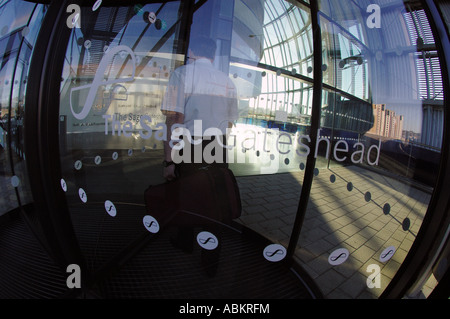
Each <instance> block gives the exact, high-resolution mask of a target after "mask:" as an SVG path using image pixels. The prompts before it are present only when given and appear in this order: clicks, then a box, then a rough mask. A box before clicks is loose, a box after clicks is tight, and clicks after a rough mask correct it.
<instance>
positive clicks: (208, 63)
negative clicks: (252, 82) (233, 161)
mask: <svg viewBox="0 0 450 319" xmlns="http://www.w3.org/2000/svg"><path fill="white" fill-rule="evenodd" d="M215 52H216V44H215V42H214V41H213V40H212V39H209V38H204V37H200V38H197V39H193V40H192V41H191V44H190V50H189V62H190V63H188V64H186V65H183V66H181V67H179V68H177V69H176V70H175V71H174V72H173V73H172V74H171V76H170V79H169V83H168V86H167V90H166V94H165V96H164V99H163V103H162V106H161V111H162V112H163V114H164V115H165V116H166V125H167V128H168V130H169V132H172V129H173V126H174V125H176V126H181V125H182V126H183V127H184V128H185V133H186V134H187V135H189V138H188V139H186V138H185V139H184V141H185V142H187V143H185V144H184V147H183V148H182V150H180V154H183V152H188V154H189V152H190V154H189V155H188V156H187V160H186V161H181V163H178V161H176V162H177V164H175V163H174V160H175V159H174V158H172V156H174V153H173V152H172V147H173V146H174V144H173V142H174V141H173V140H172V135H171V138H170V139H168V140H167V141H165V143H164V171H163V176H164V178H165V179H167V180H168V181H171V180H174V179H176V178H178V176H181V177H182V176H186V175H189V174H192V173H195V172H196V171H198V170H199V169H202V168H205V167H206V166H216V167H220V166H222V167H228V164H227V161H226V154H227V152H226V149H225V147H226V134H227V129H228V128H231V126H232V124H233V122H234V121H235V120H237V119H238V105H237V92H236V87H235V85H234V83H233V81H232V80H231V79H230V77H229V76H228V74H225V73H224V72H222V71H220V70H218V69H216V68H215V67H214V65H213V62H214V57H215ZM199 123H200V127H199V125H198V124H199ZM197 142H199V143H198V144H197ZM209 143H215V144H209ZM171 144H172V145H171ZM211 146H213V147H211ZM198 148H200V149H199V150H200V152H201V153H200V154H201V155H202V156H201V158H200V160H199V158H198V157H196V156H195V154H198V153H196V149H197V150H198ZM207 148H208V149H210V150H211V149H213V150H215V152H218V150H220V151H222V153H221V154H219V155H217V153H216V154H212V155H214V156H213V158H214V161H211V160H207V159H206V158H205V156H203V155H204V153H203V150H206V149H207ZM211 153H213V151H211ZM184 155H185V154H183V155H182V158H184V159H186V157H184ZM216 155H217V156H216ZM181 189H182V187H181ZM181 189H180V191H183V190H181ZM217 191H218V192H222V191H224V190H220V189H219V190H217ZM173 196H177V195H176V194H173ZM199 205H201V203H199ZM220 219H221V220H218V222H225V223H226V222H229V221H228V219H229V216H221V217H220ZM218 225H219V224H216V223H212V224H211V223H210V222H206V224H204V225H202V227H203V228H206V229H208V230H210V231H212V232H214V233H215V235H216V237H217V238H219V244H218V247H217V248H216V249H214V250H212V251H209V250H205V249H203V250H202V254H201V258H202V266H203V267H204V269H205V271H206V273H207V274H208V275H210V276H213V275H215V272H216V270H217V267H218V260H219V254H220V247H221V230H220V227H218ZM193 238H194V227H193V226H188V225H186V226H178V230H177V233H176V236H175V237H172V238H171V242H172V244H173V245H174V246H175V247H176V248H180V249H182V250H183V251H185V252H192V250H193Z"/></svg>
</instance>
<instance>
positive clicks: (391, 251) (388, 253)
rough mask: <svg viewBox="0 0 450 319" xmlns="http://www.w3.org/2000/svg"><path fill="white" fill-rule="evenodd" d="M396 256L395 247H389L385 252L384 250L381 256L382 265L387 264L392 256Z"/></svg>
mask: <svg viewBox="0 0 450 319" xmlns="http://www.w3.org/2000/svg"><path fill="white" fill-rule="evenodd" d="M394 254H395V247H394V246H389V247H387V248H386V249H385V250H383V251H382V252H381V254H380V261H381V262H382V263H385V262H386V261H388V260H389V259H391V258H392V256H394Z"/></svg>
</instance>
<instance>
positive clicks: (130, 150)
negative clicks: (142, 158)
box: [128, 148, 133, 156]
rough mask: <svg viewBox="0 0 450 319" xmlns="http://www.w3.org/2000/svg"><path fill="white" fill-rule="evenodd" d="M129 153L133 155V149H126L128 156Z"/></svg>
mask: <svg viewBox="0 0 450 319" xmlns="http://www.w3.org/2000/svg"><path fill="white" fill-rule="evenodd" d="M131 155H133V150H132V149H131V148H130V149H129V150H128V156H131Z"/></svg>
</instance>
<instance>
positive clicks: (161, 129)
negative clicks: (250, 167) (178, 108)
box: [103, 115, 381, 166]
mask: <svg viewBox="0 0 450 319" xmlns="http://www.w3.org/2000/svg"><path fill="white" fill-rule="evenodd" d="M103 118H104V119H105V135H108V134H109V132H110V130H111V134H112V135H116V134H117V135H119V136H121V135H123V136H125V137H131V136H132V135H133V131H134V129H133V123H132V122H131V121H126V122H124V123H123V124H122V123H121V122H120V121H119V120H117V119H116V117H115V115H103ZM109 120H111V123H109ZM151 121H152V119H151V117H150V116H149V115H141V116H140V121H139V123H140V125H141V127H142V129H140V130H138V133H139V136H140V137H141V138H143V139H149V138H150V137H151V136H152V135H154V137H155V139H156V140H159V141H167V139H168V128H167V125H166V124H165V123H157V124H156V125H155V129H154V130H153V129H152V128H151V127H150V126H149V123H151ZM109 124H110V125H109ZM153 131H155V132H154V133H153ZM226 131H227V132H226V136H227V137H228V141H227V143H226V145H224V143H222V140H221V138H220V137H222V136H223V132H222V131H221V130H220V129H218V128H214V127H213V128H207V129H206V130H203V127H202V121H201V120H195V121H194V136H203V138H206V139H208V138H211V137H212V136H215V137H217V141H218V142H217V143H215V146H212V147H210V148H205V150H203V152H204V153H203V154H201V155H200V156H195V159H194V162H195V163H197V161H196V159H198V161H199V163H201V162H202V158H203V159H204V160H206V161H207V162H209V161H211V162H212V161H217V160H220V159H221V158H223V157H222V155H223V151H224V149H227V150H228V151H230V150H234V149H236V148H237V146H238V145H237V143H238V140H237V137H238V134H236V133H239V132H238V131H237V130H236V129H234V128H231V129H230V128H227V129H226ZM270 131H271V132H269V130H268V129H267V128H265V129H264V131H263V132H262V137H258V134H257V133H256V132H253V134H252V136H251V137H249V136H248V132H251V130H249V129H246V130H245V134H246V137H245V138H244V140H243V141H242V142H241V145H239V146H240V147H241V149H242V150H243V151H247V150H256V145H262V153H271V152H272V150H271V149H270V147H269V145H271V146H272V147H274V148H275V149H276V151H277V153H275V154H282V155H287V154H289V153H290V152H291V151H292V149H290V147H292V146H293V145H295V144H297V146H296V147H295V148H296V149H295V153H296V154H297V156H300V157H307V156H308V155H309V154H310V152H311V148H310V147H309V143H311V137H310V136H309V135H299V136H298V137H297V140H296V141H293V136H292V135H291V134H288V133H286V132H279V130H278V129H271V130H270ZM273 132H277V133H278V134H272V133H273ZM268 135H271V136H274V135H275V138H274V139H272V140H271V142H268V138H267V137H268ZM261 138H262V139H263V140H262V143H258V142H257V139H261ZM294 142H296V143H295V144H294ZM186 143H190V144H193V145H197V144H199V143H201V139H197V138H194V137H193V136H192V135H191V132H190V131H189V130H187V129H186V128H185V127H184V126H183V124H174V125H173V126H172V127H171V130H170V146H171V147H172V150H173V152H176V151H180V150H185V152H183V155H179V154H175V153H173V154H174V155H175V156H174V162H176V163H181V162H185V163H190V161H191V156H190V153H189V149H190V148H185V145H186ZM320 145H326V153H325V158H326V159H328V158H329V157H330V154H333V158H334V159H335V160H336V161H338V162H343V161H345V160H347V159H350V161H351V162H352V163H354V164H360V163H362V162H363V160H364V159H366V162H367V163H368V164H369V165H371V166H374V165H378V161H379V158H380V149H381V140H379V141H378V144H374V145H371V146H369V147H368V149H367V153H366V146H365V145H364V144H363V143H361V142H356V143H354V144H353V147H352V148H353V150H351V147H350V145H349V143H348V142H347V141H346V140H338V141H336V143H335V144H334V146H333V145H332V143H331V141H330V139H328V138H326V137H323V136H322V137H321V136H320V129H319V130H318V132H317V139H316V146H315V149H314V156H315V157H317V156H318V152H319V146H320ZM212 154H214V155H212ZM272 154H273V153H272ZM238 159H239V158H238ZM242 159H243V162H242V163H245V158H242ZM237 162H238V163H241V161H239V160H238V161H237Z"/></svg>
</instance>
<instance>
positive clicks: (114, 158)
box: [112, 152, 119, 160]
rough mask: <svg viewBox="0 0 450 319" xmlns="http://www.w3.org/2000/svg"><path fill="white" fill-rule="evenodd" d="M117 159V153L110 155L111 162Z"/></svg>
mask: <svg viewBox="0 0 450 319" xmlns="http://www.w3.org/2000/svg"><path fill="white" fill-rule="evenodd" d="M118 158H119V153H117V152H114V153H113V154H112V159H113V160H116V159H118Z"/></svg>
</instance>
